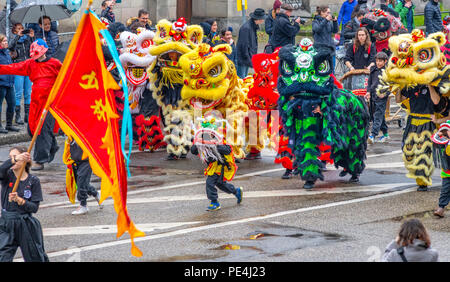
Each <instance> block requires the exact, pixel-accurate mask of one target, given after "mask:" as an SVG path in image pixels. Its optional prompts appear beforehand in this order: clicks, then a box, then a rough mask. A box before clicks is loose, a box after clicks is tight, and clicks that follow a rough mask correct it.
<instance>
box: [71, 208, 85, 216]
mask: <svg viewBox="0 0 450 282" xmlns="http://www.w3.org/2000/svg"><path fill="white" fill-rule="evenodd" d="M88 211H89V209H88V207H87V206H86V207H83V206H79V207H78V209H76V210H75V211H73V212H72V215H82V214H87V213H88Z"/></svg>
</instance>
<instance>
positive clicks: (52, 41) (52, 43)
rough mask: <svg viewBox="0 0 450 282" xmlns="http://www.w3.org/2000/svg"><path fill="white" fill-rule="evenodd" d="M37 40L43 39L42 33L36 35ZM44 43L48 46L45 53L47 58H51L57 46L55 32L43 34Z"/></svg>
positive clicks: (57, 40)
mask: <svg viewBox="0 0 450 282" xmlns="http://www.w3.org/2000/svg"><path fill="white" fill-rule="evenodd" d="M36 37H37V38H42V39H44V37H43V35H42V33H40V34H37V35H36ZM45 42H47V45H48V51H47V54H46V55H47V57H52V56H53V55H54V54H55V53H56V50H57V49H58V46H59V37H58V34H57V33H56V32H54V31H53V30H50V31H49V32H45Z"/></svg>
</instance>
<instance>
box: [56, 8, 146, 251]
mask: <svg viewBox="0 0 450 282" xmlns="http://www.w3.org/2000/svg"><path fill="white" fill-rule="evenodd" d="M103 29H105V26H104V25H103V24H102V23H101V22H100V21H99V20H98V18H97V17H95V16H94V15H92V13H91V12H90V11H87V12H86V13H84V16H83V18H82V19H81V22H80V24H79V26H78V29H77V32H76V34H75V36H74V38H73V40H72V43H71V45H70V48H69V50H68V53H67V54H66V59H65V61H64V64H63V66H62V69H61V71H60V73H59V76H58V78H57V80H56V83H55V86H54V87H53V89H52V92H51V94H50V97H49V99H48V106H49V110H50V112H51V114H52V115H53V116H54V117H55V119H56V120H57V122H58V124H59V125H60V126H61V129H62V130H63V131H64V133H65V134H66V135H67V136H70V137H71V138H73V139H74V140H75V141H76V142H77V143H78V145H79V146H80V147H81V148H82V149H83V151H84V153H86V154H87V155H88V156H89V162H90V165H91V167H92V170H93V172H94V173H95V174H96V175H97V176H99V177H100V178H101V201H103V200H104V199H106V198H108V197H112V198H113V200H114V208H115V210H116V212H117V215H118V218H117V237H120V236H122V234H123V233H125V232H128V233H129V234H130V237H131V244H132V248H131V252H132V254H133V255H134V256H141V255H142V252H141V251H140V250H139V249H138V248H137V247H136V246H135V245H134V238H135V237H139V236H144V235H145V234H144V233H143V232H141V231H139V230H137V229H136V227H135V226H134V223H133V222H132V221H131V220H130V217H129V215H128V211H127V206H126V201H127V174H126V167H125V159H124V155H123V152H122V149H121V146H120V134H119V126H118V118H119V116H118V114H117V110H116V105H115V101H114V98H113V90H115V89H119V86H118V85H117V83H116V82H115V80H114V79H113V77H112V76H111V74H110V73H109V72H108V71H107V69H106V65H105V61H104V57H103V53H102V49H101V43H100V38H99V32H100V30H103Z"/></svg>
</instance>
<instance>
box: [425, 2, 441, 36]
mask: <svg viewBox="0 0 450 282" xmlns="http://www.w3.org/2000/svg"><path fill="white" fill-rule="evenodd" d="M424 14H425V16H424V17H425V28H426V33H427V34H431V33H434V32H439V31H442V30H443V29H444V25H443V24H442V17H441V10H440V7H439V2H438V3H436V2H434V0H430V1H428V3H427V5H426V6H425V10H424Z"/></svg>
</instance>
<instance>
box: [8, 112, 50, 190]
mask: <svg viewBox="0 0 450 282" xmlns="http://www.w3.org/2000/svg"><path fill="white" fill-rule="evenodd" d="M48 108H49V106H47V107H46V108H45V109H44V110H43V111H42V114H41V119H40V120H39V123H38V126H37V128H36V130H35V131H34V134H33V139H31V143H30V146H28V151H27V152H28V153H31V150H32V149H33V146H34V143H36V139H37V137H38V135H39V134H38V132H40V131H41V129H42V126H43V125H44V121H45V118H46V117H47V113H48ZM25 167H26V165H23V166H22V167H21V168H20V171H19V175H18V176H17V179H16V182H15V183H14V188H13V190H12V192H11V193H15V192H16V191H17V188H18V187H19V182H20V178H22V175H23V172H24V171H25Z"/></svg>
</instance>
